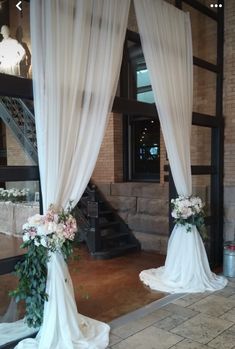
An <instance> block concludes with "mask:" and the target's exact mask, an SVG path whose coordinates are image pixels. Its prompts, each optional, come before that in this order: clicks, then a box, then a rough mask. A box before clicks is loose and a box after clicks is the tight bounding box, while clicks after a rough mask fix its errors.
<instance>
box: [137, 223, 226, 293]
mask: <svg viewBox="0 0 235 349" xmlns="http://www.w3.org/2000/svg"><path fill="white" fill-rule="evenodd" d="M140 279H141V281H143V283H144V284H145V285H147V286H149V287H150V288H151V289H153V290H159V291H162V292H169V293H184V292H191V293H194V292H205V291H216V290H219V289H222V288H224V287H225V286H226V284H227V279H226V278H224V277H223V276H217V275H215V274H214V273H212V272H211V270H210V266H209V263H208V259H207V255H206V251H205V247H204V245H203V242H202V239H201V236H200V234H199V232H198V230H197V228H196V227H195V226H192V231H191V232H187V231H186V228H185V227H184V226H182V225H181V226H179V225H178V226H175V228H174V229H173V232H172V234H171V237H170V240H169V243H168V250H167V258H166V263H165V266H163V267H160V268H155V269H149V270H143V271H142V272H141V273H140Z"/></svg>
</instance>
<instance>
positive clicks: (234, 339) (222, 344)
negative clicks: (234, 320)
mask: <svg viewBox="0 0 235 349" xmlns="http://www.w3.org/2000/svg"><path fill="white" fill-rule="evenodd" d="M208 346H209V347H212V348H215V349H232V348H234V346H235V325H234V326H232V327H230V328H229V329H228V330H226V331H224V332H223V333H221V334H220V335H219V336H217V337H216V338H215V339H213V340H212V341H211V342H210V343H208Z"/></svg>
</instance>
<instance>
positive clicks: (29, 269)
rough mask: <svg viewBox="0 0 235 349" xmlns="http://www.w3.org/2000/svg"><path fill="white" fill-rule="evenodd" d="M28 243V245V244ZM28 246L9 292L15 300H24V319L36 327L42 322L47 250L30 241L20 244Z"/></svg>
mask: <svg viewBox="0 0 235 349" xmlns="http://www.w3.org/2000/svg"><path fill="white" fill-rule="evenodd" d="M29 244H30V246H29ZM25 247H29V248H28V252H27V253H26V254H25V258H24V260H23V261H20V262H18V263H17V265H16V267H15V274H16V275H17V277H18V278H19V283H18V286H17V288H16V289H15V290H14V291H12V292H10V295H11V296H12V297H14V298H15V301H16V302H17V303H18V302H19V301H21V300H23V301H25V306H26V312H25V319H26V322H27V325H28V326H29V327H34V328H38V327H40V326H41V324H42V320H43V309H44V302H45V301H47V300H48V295H47V293H46V280H47V262H48V259H49V258H48V250H47V248H45V247H44V246H42V245H40V246H35V245H34V243H33V242H32V241H30V243H29V242H25V243H23V244H22V248H25Z"/></svg>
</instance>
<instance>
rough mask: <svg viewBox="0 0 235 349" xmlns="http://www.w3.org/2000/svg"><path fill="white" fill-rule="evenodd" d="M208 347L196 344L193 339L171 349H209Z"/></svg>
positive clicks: (185, 340)
mask: <svg viewBox="0 0 235 349" xmlns="http://www.w3.org/2000/svg"><path fill="white" fill-rule="evenodd" d="M208 348H209V347H208V346H207V345H204V344H201V343H198V342H194V341H192V340H191V339H184V340H183V341H181V342H179V343H177V344H176V345H173V347H171V349H208Z"/></svg>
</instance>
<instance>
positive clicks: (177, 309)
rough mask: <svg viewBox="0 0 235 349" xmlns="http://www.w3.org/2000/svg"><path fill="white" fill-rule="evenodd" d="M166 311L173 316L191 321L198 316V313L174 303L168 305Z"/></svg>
mask: <svg viewBox="0 0 235 349" xmlns="http://www.w3.org/2000/svg"><path fill="white" fill-rule="evenodd" d="M164 309H165V310H167V311H168V312H170V313H172V314H177V315H180V316H183V317H184V318H185V319H189V318H191V317H193V316H195V315H197V314H198V312H197V311H194V310H192V309H189V308H185V307H182V306H180V305H177V304H173V303H170V304H167V305H166V306H165V307H164Z"/></svg>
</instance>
